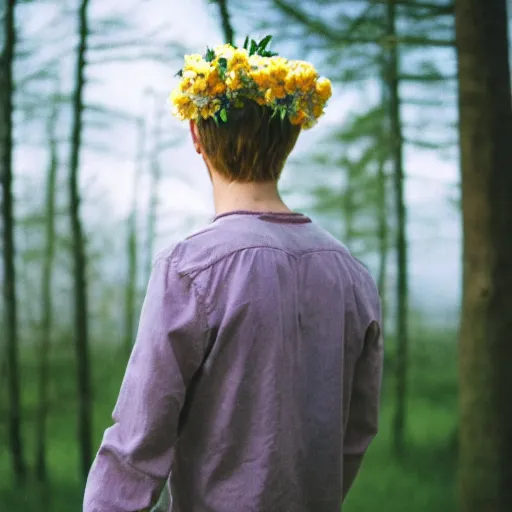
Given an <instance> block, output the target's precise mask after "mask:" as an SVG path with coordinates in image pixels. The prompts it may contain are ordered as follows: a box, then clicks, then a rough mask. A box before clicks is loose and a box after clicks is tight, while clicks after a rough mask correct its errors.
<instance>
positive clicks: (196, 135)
mask: <svg viewBox="0 0 512 512" xmlns="http://www.w3.org/2000/svg"><path fill="white" fill-rule="evenodd" d="M190 134H191V135H192V142H193V143H194V147H195V148H196V151H197V154H198V155H200V154H201V152H202V151H201V141H200V140H199V132H198V130H197V124H196V122H195V121H194V120H191V121H190Z"/></svg>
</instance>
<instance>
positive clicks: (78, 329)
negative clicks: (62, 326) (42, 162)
mask: <svg viewBox="0 0 512 512" xmlns="http://www.w3.org/2000/svg"><path fill="white" fill-rule="evenodd" d="M88 3H89V1H88V0H82V2H81V5H80V9H79V16H78V21H79V43H78V50H77V61H76V77H75V90H74V93H73V100H72V101H73V104H72V106H73V129H72V135H71V156H70V178H69V194H70V219H71V232H72V243H73V262H74V285H75V289H74V301H75V322H74V329H75V350H76V360H77V385H78V443H79V448H80V472H81V475H82V477H83V478H84V479H86V478H87V475H88V473H89V469H90V466H91V463H92V409H91V385H90V367H89V329H88V318H87V311H88V310H87V278H86V254H85V240H84V235H83V229H82V222H81V219H80V193H79V182H78V171H79V167H80V148H81V143H82V112H83V108H84V106H83V91H84V84H85V67H86V62H85V55H86V51H87V37H88V25H87V7H88Z"/></svg>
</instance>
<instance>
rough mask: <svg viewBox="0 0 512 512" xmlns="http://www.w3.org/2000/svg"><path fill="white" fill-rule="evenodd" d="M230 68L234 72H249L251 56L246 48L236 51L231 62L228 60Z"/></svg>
mask: <svg viewBox="0 0 512 512" xmlns="http://www.w3.org/2000/svg"><path fill="white" fill-rule="evenodd" d="M228 67H229V69H231V70H234V71H241V70H244V71H248V70H249V68H250V64H249V54H248V53H247V50H245V49H244V48H242V49H236V50H235V51H234V53H233V56H232V58H231V59H230V60H228Z"/></svg>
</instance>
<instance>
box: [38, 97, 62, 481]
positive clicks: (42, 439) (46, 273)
mask: <svg viewBox="0 0 512 512" xmlns="http://www.w3.org/2000/svg"><path fill="white" fill-rule="evenodd" d="M57 116H58V98H55V100H54V103H53V105H52V113H51V115H50V118H49V121H48V135H49V147H50V162H49V165H48V176H47V181H46V212H45V220H46V248H45V255H44V263H43V278H42V302H43V304H42V306H43V314H42V322H41V332H40V335H41V338H40V341H39V348H40V350H39V361H38V363H39V386H38V392H39V399H38V409H37V421H36V477H37V480H38V481H39V482H41V483H45V482H46V481H47V480H48V467H47V460H46V452H47V450H46V420H47V416H48V375H49V364H50V349H51V336H52V325H53V301H52V282H53V268H54V257H55V189H56V181H57V168H58V144H57V135H56V133H55V132H56V127H57Z"/></svg>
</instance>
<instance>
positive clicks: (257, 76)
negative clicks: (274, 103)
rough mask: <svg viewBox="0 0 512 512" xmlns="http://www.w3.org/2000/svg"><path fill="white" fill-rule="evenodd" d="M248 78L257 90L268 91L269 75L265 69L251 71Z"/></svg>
mask: <svg viewBox="0 0 512 512" xmlns="http://www.w3.org/2000/svg"><path fill="white" fill-rule="evenodd" d="M250 77H251V78H252V79H253V80H254V82H255V83H256V85H257V86H258V88H259V89H268V88H269V87H270V74H269V70H268V69H267V68H263V69H256V70H254V71H251V73H250Z"/></svg>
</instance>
